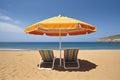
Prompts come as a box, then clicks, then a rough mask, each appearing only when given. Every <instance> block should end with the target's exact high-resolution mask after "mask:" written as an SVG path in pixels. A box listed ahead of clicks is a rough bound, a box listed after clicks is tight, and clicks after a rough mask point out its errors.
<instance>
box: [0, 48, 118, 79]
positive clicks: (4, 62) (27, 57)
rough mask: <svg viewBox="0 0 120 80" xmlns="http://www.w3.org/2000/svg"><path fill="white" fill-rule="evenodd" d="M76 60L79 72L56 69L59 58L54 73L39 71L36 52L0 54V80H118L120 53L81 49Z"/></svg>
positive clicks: (56, 53)
mask: <svg viewBox="0 0 120 80" xmlns="http://www.w3.org/2000/svg"><path fill="white" fill-rule="evenodd" d="M54 54H55V56H56V57H58V58H59V51H57V50H54ZM62 55H63V51H62ZM62 57H63V56H62ZM78 58H79V59H80V69H78V70H65V69H64V68H59V67H58V65H59V59H57V61H56V63H55V64H56V65H55V69H54V70H39V69H38V68H37V65H38V64H39V62H40V55H39V53H38V51H0V80H120V50H80V51H79V54H78Z"/></svg>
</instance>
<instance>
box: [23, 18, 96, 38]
mask: <svg viewBox="0 0 120 80" xmlns="http://www.w3.org/2000/svg"><path fill="white" fill-rule="evenodd" d="M25 32H26V33H29V34H35V35H43V34H46V35H48V36H59V35H61V36H66V35H67V34H69V35H70V36H72V35H82V34H90V33H92V32H96V27H95V26H93V25H90V24H88V23H85V22H82V21H80V20H76V19H73V18H69V17H65V16H55V17H52V18H48V19H46V20H43V21H40V22H38V23H35V24H33V25H31V26H28V27H27V28H26V29H25Z"/></svg>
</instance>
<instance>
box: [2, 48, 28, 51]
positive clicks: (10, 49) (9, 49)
mask: <svg viewBox="0 0 120 80" xmlns="http://www.w3.org/2000/svg"><path fill="white" fill-rule="evenodd" d="M4 50H5V51H6V50H8V51H18V50H23V51H24V50H28V49H12V48H0V51H4Z"/></svg>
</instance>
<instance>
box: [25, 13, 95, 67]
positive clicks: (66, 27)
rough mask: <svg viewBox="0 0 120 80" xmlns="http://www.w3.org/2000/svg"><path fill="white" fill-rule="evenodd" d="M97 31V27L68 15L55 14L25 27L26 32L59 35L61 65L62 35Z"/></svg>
mask: <svg viewBox="0 0 120 80" xmlns="http://www.w3.org/2000/svg"><path fill="white" fill-rule="evenodd" d="M95 31H96V27H95V26H93V25H91V24H88V23H85V22H82V21H80V20H77V19H73V18H69V17H66V16H61V15H59V16H55V17H52V18H48V19H45V20H42V21H40V22H38V23H35V24H33V25H31V26H28V27H27V28H26V29H25V32H26V33H29V34H34V35H44V34H46V35H47V36H59V47H60V66H61V36H67V35H69V36H74V35H84V34H90V33H93V32H95Z"/></svg>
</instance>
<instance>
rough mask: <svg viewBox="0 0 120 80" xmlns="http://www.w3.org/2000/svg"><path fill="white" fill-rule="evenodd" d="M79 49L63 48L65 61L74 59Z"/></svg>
mask: <svg viewBox="0 0 120 80" xmlns="http://www.w3.org/2000/svg"><path fill="white" fill-rule="evenodd" d="M78 50H79V49H65V50H64V59H65V61H68V62H69V61H75V60H77V55H78Z"/></svg>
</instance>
